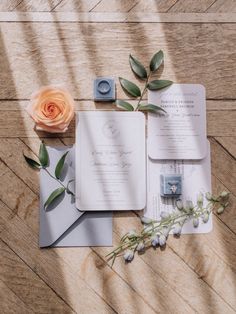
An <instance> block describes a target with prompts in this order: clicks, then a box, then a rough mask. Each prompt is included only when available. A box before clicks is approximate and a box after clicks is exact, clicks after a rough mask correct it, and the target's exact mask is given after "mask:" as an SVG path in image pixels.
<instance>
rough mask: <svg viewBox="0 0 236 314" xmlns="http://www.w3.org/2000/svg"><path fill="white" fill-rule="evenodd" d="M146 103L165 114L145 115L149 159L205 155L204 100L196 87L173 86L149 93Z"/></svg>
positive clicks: (194, 85) (192, 157) (199, 89)
mask: <svg viewBox="0 0 236 314" xmlns="http://www.w3.org/2000/svg"><path fill="white" fill-rule="evenodd" d="M148 103H149V104H154V105H158V106H161V107H162V108H163V109H164V110H165V111H166V112H167V113H166V114H165V115H164V114H153V113H149V114H148V142H147V145H148V146H147V150H148V155H149V156H150V158H152V159H202V158H204V157H205V156H206V154H207V142H206V96H205V88H204V86H202V85H199V84H173V85H172V86H170V87H168V88H165V89H163V90H161V91H149V93H148Z"/></svg>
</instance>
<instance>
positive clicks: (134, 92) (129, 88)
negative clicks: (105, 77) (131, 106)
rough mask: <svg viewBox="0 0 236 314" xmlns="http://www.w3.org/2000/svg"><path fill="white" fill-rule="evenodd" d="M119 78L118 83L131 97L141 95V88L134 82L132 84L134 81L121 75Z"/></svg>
mask: <svg viewBox="0 0 236 314" xmlns="http://www.w3.org/2000/svg"><path fill="white" fill-rule="evenodd" d="M119 80H120V85H121V86H122V88H123V90H124V91H125V92H126V93H127V94H129V95H130V96H132V97H139V96H141V90H140V88H139V87H138V86H137V85H136V84H134V83H132V82H130V81H128V80H126V79H124V78H122V77H119Z"/></svg>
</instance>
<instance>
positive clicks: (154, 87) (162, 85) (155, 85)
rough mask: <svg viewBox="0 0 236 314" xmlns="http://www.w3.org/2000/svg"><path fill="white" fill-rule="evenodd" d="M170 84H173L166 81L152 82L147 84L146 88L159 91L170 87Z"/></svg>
mask: <svg viewBox="0 0 236 314" xmlns="http://www.w3.org/2000/svg"><path fill="white" fill-rule="evenodd" d="M171 84H173V82H172V81H168V80H154V81H151V82H149V83H148V85H147V88H148V89H149V90H159V89H162V88H165V87H167V86H170V85H171Z"/></svg>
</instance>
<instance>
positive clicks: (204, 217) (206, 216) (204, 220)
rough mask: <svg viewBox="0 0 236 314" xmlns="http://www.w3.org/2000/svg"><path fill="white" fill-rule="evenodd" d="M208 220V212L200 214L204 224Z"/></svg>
mask: <svg viewBox="0 0 236 314" xmlns="http://www.w3.org/2000/svg"><path fill="white" fill-rule="evenodd" d="M208 220H209V213H208V212H205V213H204V214H203V216H202V221H203V222H204V223H205V224H206V223H207V222H208Z"/></svg>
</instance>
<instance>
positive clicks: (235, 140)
mask: <svg viewBox="0 0 236 314" xmlns="http://www.w3.org/2000/svg"><path fill="white" fill-rule="evenodd" d="M215 140H216V141H217V142H218V143H220V145H222V146H223V147H224V149H225V150H226V151H227V152H228V153H229V154H231V155H232V156H233V157H235V158H236V137H235V136H229V137H215Z"/></svg>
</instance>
